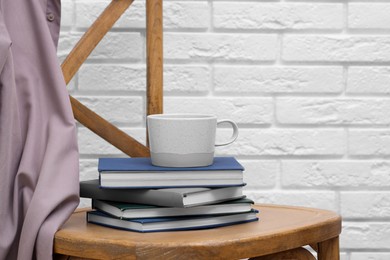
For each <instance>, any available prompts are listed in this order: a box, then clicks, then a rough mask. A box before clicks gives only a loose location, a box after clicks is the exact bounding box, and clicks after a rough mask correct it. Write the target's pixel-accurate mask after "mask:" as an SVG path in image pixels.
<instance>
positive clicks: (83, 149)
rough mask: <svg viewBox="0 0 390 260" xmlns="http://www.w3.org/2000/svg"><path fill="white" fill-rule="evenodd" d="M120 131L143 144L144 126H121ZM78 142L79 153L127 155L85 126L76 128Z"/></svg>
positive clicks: (98, 155)
mask: <svg viewBox="0 0 390 260" xmlns="http://www.w3.org/2000/svg"><path fill="white" fill-rule="evenodd" d="M121 130H122V131H124V132H125V133H127V134H128V135H130V136H132V137H133V138H135V139H136V140H137V141H139V142H140V143H143V144H145V143H146V142H145V140H146V139H145V136H146V134H145V133H146V130H145V129H144V128H121ZM78 144H79V150H80V154H81V155H82V156H83V155H94V156H97V157H102V156H111V155H115V156H127V155H125V154H124V153H123V152H121V151H120V150H118V149H117V148H116V147H114V146H112V145H111V144H110V143H108V142H107V141H105V140H103V139H102V138H100V137H99V136H97V135H96V134H95V133H93V132H91V131H90V130H89V129H87V128H85V127H79V129H78Z"/></svg>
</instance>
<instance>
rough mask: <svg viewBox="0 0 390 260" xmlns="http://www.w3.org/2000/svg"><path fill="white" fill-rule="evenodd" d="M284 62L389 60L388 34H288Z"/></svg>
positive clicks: (389, 43)
mask: <svg viewBox="0 0 390 260" xmlns="http://www.w3.org/2000/svg"><path fill="white" fill-rule="evenodd" d="M282 58H283V60H284V61H324V62H388V61H390V37H389V36H381V35H375V36H372V35H370V36H355V35H354V36H351V35H287V36H285V37H284V40H283V55H282Z"/></svg>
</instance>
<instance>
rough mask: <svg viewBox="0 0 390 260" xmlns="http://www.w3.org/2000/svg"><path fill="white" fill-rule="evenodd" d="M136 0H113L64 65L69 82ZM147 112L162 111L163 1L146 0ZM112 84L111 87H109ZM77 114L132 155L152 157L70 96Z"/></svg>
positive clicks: (91, 127) (139, 145)
mask: <svg viewBox="0 0 390 260" xmlns="http://www.w3.org/2000/svg"><path fill="white" fill-rule="evenodd" d="M133 1H134V0H112V2H111V3H110V4H109V5H108V6H107V8H106V9H105V10H104V11H103V12H102V14H101V15H100V16H99V17H98V18H97V19H96V21H95V22H94V23H93V24H92V25H91V27H90V28H89V29H88V30H87V31H86V32H85V34H84V35H83V36H82V37H81V39H80V40H79V42H78V43H77V44H76V46H75V47H74V48H73V50H72V51H71V52H70V53H69V55H68V56H67V57H66V59H65V60H64V62H63V63H62V65H61V68H62V72H63V75H64V79H65V82H66V84H68V83H69V82H70V80H71V79H72V78H73V76H74V75H75V74H76V72H77V71H78V70H79V68H80V67H81V65H82V64H83V63H84V61H85V60H86V59H87V58H88V56H89V55H90V54H91V52H92V51H93V49H94V48H95V47H96V46H97V45H98V43H99V42H100V41H101V40H102V39H103V37H104V36H105V35H106V34H107V32H108V31H109V30H110V29H111V28H112V26H113V25H114V24H115V22H116V21H117V20H118V19H119V18H120V16H121V15H122V14H123V13H124V12H125V11H126V10H127V8H128V7H129V6H130V5H131V4H132V3H133ZM146 36H147V38H146V42H147V49H146V52H147V60H146V63H147V64H146V66H147V73H146V74H147V84H146V95H147V97H146V98H147V115H150V114H159V113H162V112H163V30H162V0H146ZM108 87H109V86H108ZM70 101H71V104H72V110H73V114H74V117H75V119H76V120H77V121H79V122H80V123H81V124H82V125H84V126H86V127H87V128H89V129H90V130H91V131H93V132H94V133H96V134H97V135H99V136H100V137H101V138H103V139H105V140H106V141H107V142H109V143H110V144H112V145H113V146H115V147H116V148H118V149H119V150H121V151H122V152H124V153H125V154H127V155H128V156H130V157H149V156H150V152H149V149H148V148H147V147H146V146H145V145H143V144H141V143H140V142H138V141H137V140H135V139H134V138H133V137H131V136H129V135H127V134H126V133H125V132H123V131H121V130H120V129H118V128H117V127H116V126H114V125H113V124H111V123H110V122H108V121H107V120H105V119H104V118H103V117H101V116H99V115H98V114H96V113H95V112H93V111H92V110H90V109H89V108H87V107H86V106H84V105H83V104H82V103H80V102H79V101H78V100H77V99H75V98H74V97H72V96H70Z"/></svg>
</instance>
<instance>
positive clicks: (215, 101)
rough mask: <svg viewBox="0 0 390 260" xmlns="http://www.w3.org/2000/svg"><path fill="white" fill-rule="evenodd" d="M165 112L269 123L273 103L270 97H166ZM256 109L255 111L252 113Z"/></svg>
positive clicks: (262, 123) (238, 121)
mask: <svg viewBox="0 0 390 260" xmlns="http://www.w3.org/2000/svg"><path fill="white" fill-rule="evenodd" d="M164 111H165V113H194V111H196V113H200V114H215V115H216V116H217V117H218V119H231V120H233V121H235V122H236V123H245V124H256V125H264V124H271V123H272V117H273V103H272V99H271V98H230V97H226V98H204V97H193V98H183V97H180V98H177V97H172V98H171V97H167V98H165V102H164ZM253 111H256V113H253Z"/></svg>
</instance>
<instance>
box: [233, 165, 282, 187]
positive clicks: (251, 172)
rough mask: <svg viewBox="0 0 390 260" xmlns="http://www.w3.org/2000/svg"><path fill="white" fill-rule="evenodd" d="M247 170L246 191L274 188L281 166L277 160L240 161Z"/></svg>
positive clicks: (245, 172)
mask: <svg viewBox="0 0 390 260" xmlns="http://www.w3.org/2000/svg"><path fill="white" fill-rule="evenodd" d="M238 161H239V162H240V163H241V164H242V165H243V166H244V168H245V171H244V182H245V183H246V184H247V185H246V186H245V190H248V191H250V190H254V189H255V190H256V189H261V188H273V187H275V185H276V179H277V177H278V176H279V174H280V164H279V162H278V161H276V160H241V159H239V160H238Z"/></svg>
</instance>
